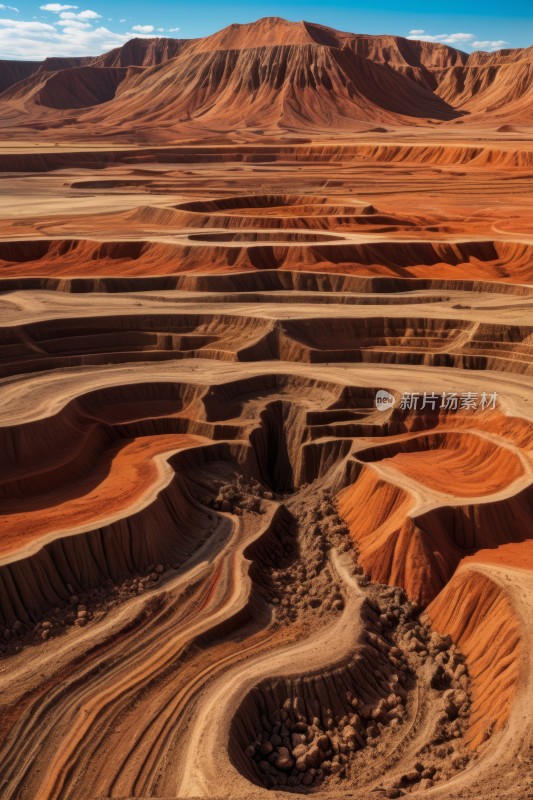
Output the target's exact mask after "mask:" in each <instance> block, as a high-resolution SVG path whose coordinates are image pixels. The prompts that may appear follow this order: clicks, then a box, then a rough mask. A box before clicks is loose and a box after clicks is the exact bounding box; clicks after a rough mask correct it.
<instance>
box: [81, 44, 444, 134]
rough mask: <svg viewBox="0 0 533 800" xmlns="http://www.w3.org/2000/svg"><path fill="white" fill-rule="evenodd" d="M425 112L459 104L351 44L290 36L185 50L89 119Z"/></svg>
mask: <svg viewBox="0 0 533 800" xmlns="http://www.w3.org/2000/svg"><path fill="white" fill-rule="evenodd" d="M243 109H246V114H245V116H244V118H243ZM422 116H427V117H431V118H436V119H450V118H453V117H454V116H456V112H455V111H454V110H453V109H452V108H450V106H449V105H447V104H446V103H445V102H444V101H442V100H440V99H438V98H436V97H435V96H434V95H433V94H432V93H431V92H430V91H429V90H427V89H426V88H425V87H423V86H416V85H414V84H413V83H412V82H410V81H408V80H407V79H406V78H404V77H403V76H401V75H399V74H398V73H396V72H394V71H393V70H391V69H389V68H388V67H386V66H383V65H380V64H374V63H372V62H371V61H368V60H366V59H363V58H361V57H359V56H357V55H355V54H354V53H353V52H351V51H350V50H349V49H348V48H341V49H339V48H336V47H326V46H324V45H311V44H292V45H275V46H273V47H257V48H254V49H239V50H236V49H235V50H209V51H207V52H196V51H195V50H193V51H192V52H190V51H189V50H186V51H185V52H184V53H183V54H182V56H178V58H176V59H173V60H172V61H170V62H168V63H166V64H164V65H162V66H161V67H156V68H154V69H151V70H147V71H145V72H143V73H142V74H139V75H137V76H134V77H132V78H131V79H130V80H129V81H128V82H127V83H125V84H124V85H123V87H122V88H121V90H120V92H119V94H118V95H117V98H116V102H114V103H113V104H112V105H109V106H107V107H106V108H105V109H102V110H101V111H99V112H98V114H97V115H94V116H92V117H91V116H89V117H88V120H91V121H93V122H94V121H97V120H98V122H100V123H103V124H114V125H116V124H117V123H118V122H121V123H125V122H126V123H134V124H135V125H136V126H137V127H142V126H146V125H149V124H153V123H154V122H155V121H157V122H158V123H160V124H167V125H169V124H176V123H178V122H183V121H187V120H191V119H194V120H198V119H200V118H201V121H202V123H209V124H214V123H216V124H217V126H219V127H220V128H226V129H235V128H241V127H255V126H257V127H261V128H265V127H272V126H279V127H295V128H299V127H302V128H324V129H325V128H331V126H332V125H333V126H335V127H336V128H348V127H351V126H352V125H353V123H354V122H357V121H368V120H372V121H375V122H378V121H379V122H385V121H391V122H392V121H396V122H400V121H402V120H404V121H405V120H406V119H408V118H419V117H422Z"/></svg>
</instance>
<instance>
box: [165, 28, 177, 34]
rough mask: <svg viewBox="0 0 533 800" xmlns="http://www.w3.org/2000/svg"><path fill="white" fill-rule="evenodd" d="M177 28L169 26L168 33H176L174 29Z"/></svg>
mask: <svg viewBox="0 0 533 800" xmlns="http://www.w3.org/2000/svg"><path fill="white" fill-rule="evenodd" d="M179 30H180V28H169V29H168V32H169V33H176V31H179Z"/></svg>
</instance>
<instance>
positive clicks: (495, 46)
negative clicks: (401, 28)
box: [407, 30, 509, 52]
mask: <svg viewBox="0 0 533 800" xmlns="http://www.w3.org/2000/svg"><path fill="white" fill-rule="evenodd" d="M407 38H408V39H420V40H421V41H423V42H436V43H438V44H450V45H463V46H466V47H472V48H474V50H489V51H491V52H492V51H494V50H500V49H501V48H502V47H505V45H508V44H509V42H506V41H504V40H503V39H494V40H492V39H486V40H483V41H480V40H478V39H476V36H475V34H474V33H439V34H437V35H435V36H431V35H430V34H428V33H425V32H424V31H418V30H413V31H410V35H409V36H408V37H407Z"/></svg>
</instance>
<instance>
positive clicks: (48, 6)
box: [39, 3, 78, 14]
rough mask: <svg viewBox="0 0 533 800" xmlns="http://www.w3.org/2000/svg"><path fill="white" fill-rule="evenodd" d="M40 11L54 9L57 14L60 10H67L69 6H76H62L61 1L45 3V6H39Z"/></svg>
mask: <svg viewBox="0 0 533 800" xmlns="http://www.w3.org/2000/svg"><path fill="white" fill-rule="evenodd" d="M39 7H40V9H41V11H55V12H56V13H58V14H59V12H60V11H67V9H69V8H77V7H78V6H63V5H61V3H47V4H46V5H45V6H39Z"/></svg>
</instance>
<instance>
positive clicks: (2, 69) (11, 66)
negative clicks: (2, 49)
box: [0, 59, 41, 93]
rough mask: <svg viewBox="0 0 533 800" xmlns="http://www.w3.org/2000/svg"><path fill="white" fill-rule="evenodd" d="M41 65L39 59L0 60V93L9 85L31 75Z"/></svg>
mask: <svg viewBox="0 0 533 800" xmlns="http://www.w3.org/2000/svg"><path fill="white" fill-rule="evenodd" d="M40 66H41V62H40V61H9V60H7V59H2V60H0V93H1V92H5V90H6V89H9V87H10V86H14V84H16V83H18V82H19V81H23V80H24V79H25V78H29V76H30V75H33V73H34V72H36V71H37V70H38V69H39V68H40Z"/></svg>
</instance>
